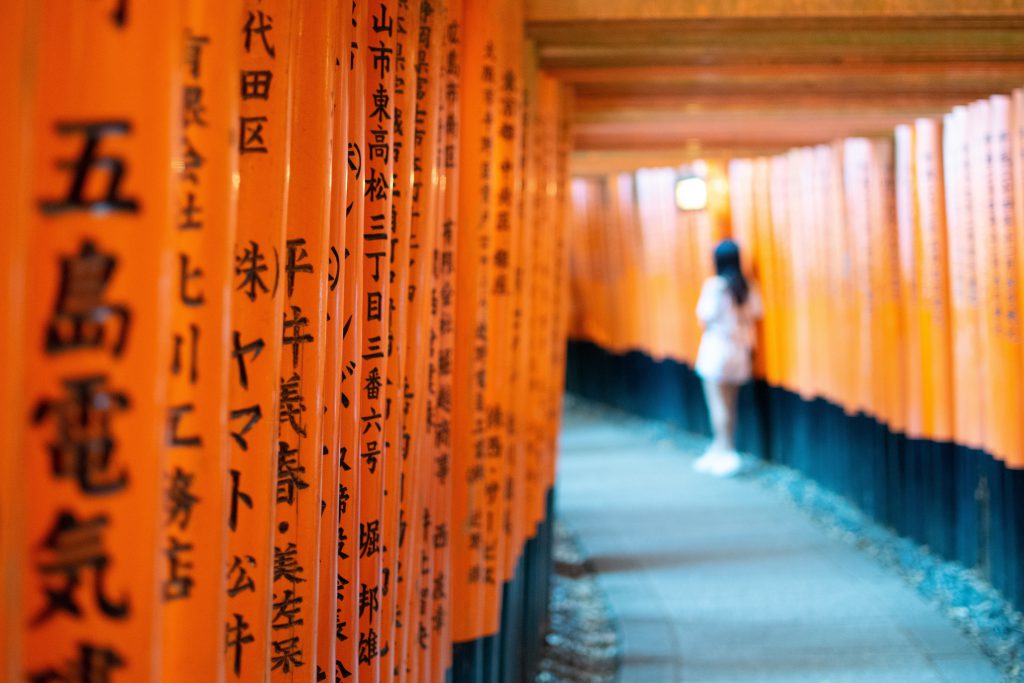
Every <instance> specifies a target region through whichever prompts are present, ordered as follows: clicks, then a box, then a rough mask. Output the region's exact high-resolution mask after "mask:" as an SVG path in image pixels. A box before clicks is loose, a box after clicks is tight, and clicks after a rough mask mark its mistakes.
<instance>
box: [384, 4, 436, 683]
mask: <svg viewBox="0 0 1024 683" xmlns="http://www.w3.org/2000/svg"><path fill="white" fill-rule="evenodd" d="M443 18H444V17H443V6H442V5H441V4H440V3H433V2H429V1H428V2H423V3H421V4H420V6H419V17H418V21H419V30H418V32H417V33H416V36H415V40H414V41H413V48H412V50H411V52H410V59H412V60H413V65H414V68H413V70H414V76H413V77H412V78H413V85H412V87H413V91H414V98H413V111H414V115H413V116H412V117H410V119H409V121H410V124H409V125H411V126H412V138H411V143H412V144H411V147H410V149H409V151H408V153H410V154H411V155H412V172H413V180H412V194H411V207H410V209H411V211H410V226H409V254H408V264H409V266H408V267H409V278H408V282H407V286H406V297H407V301H408V306H409V310H408V317H407V320H406V326H405V335H404V338H403V339H402V340H401V343H402V344H403V345H404V347H405V354H406V358H407V365H406V377H407V380H406V387H405V392H404V395H403V401H402V406H401V409H402V413H403V420H402V436H401V454H402V471H401V476H402V485H401V488H400V495H401V502H402V507H403V510H404V511H405V517H404V526H403V528H402V530H401V531H400V541H401V545H400V547H399V551H400V558H399V563H400V565H401V567H402V575H401V579H402V580H401V583H400V585H399V586H398V589H399V595H398V598H397V599H398V610H397V611H398V618H399V620H400V621H401V623H402V633H401V636H400V638H398V639H397V643H396V647H397V648H398V651H397V653H396V659H397V661H396V666H397V667H398V670H399V679H400V680H402V681H416V680H429V678H428V677H427V676H428V675H429V674H427V672H425V671H424V667H423V666H422V663H421V653H420V650H421V646H420V642H421V641H426V638H425V637H421V627H424V628H425V626H424V624H423V622H422V620H421V618H420V614H419V612H420V610H419V604H420V603H421V600H420V591H421V590H422V588H423V587H424V586H427V584H426V583H425V582H423V581H422V580H421V579H422V577H423V572H422V569H421V565H422V563H421V557H422V556H423V555H424V554H425V553H426V550H427V546H426V545H425V544H421V539H422V534H421V533H420V529H421V528H422V527H423V525H424V522H425V521H426V522H427V523H432V522H433V517H432V516H431V515H428V514H425V513H424V506H425V505H426V504H427V496H428V493H429V490H430V483H431V467H430V464H431V458H430V455H431V453H432V451H431V447H432V440H431V439H432V437H433V431H432V428H431V425H430V424H429V420H428V410H427V402H428V401H429V400H430V399H431V391H430V388H431V386H434V387H436V376H435V375H432V374H431V375H428V370H430V369H432V364H433V363H434V362H436V350H437V333H436V331H435V330H434V328H433V323H434V318H435V316H434V311H435V310H436V309H435V308H434V302H435V301H436V299H435V297H436V290H435V285H436V282H435V279H434V273H433V264H434V252H435V247H436V245H437V236H438V226H439V225H440V222H439V220H440V214H439V210H438V208H439V204H438V199H439V191H440V172H441V167H440V163H439V161H440V158H439V154H438V152H439V149H440V145H439V142H440V128H439V125H440V121H441V119H440V113H441V98H440V96H441V88H440V86H441V46H442V41H443V35H444V33H443V27H444V22H443ZM431 381H432V382H433V383H432V384H431V383H430V382H431ZM430 587H432V586H428V590H429V588H430ZM427 635H429V631H427Z"/></svg>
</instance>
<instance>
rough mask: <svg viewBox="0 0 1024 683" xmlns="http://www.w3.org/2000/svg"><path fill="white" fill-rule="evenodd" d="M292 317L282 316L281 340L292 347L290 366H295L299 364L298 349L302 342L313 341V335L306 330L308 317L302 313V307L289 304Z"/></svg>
mask: <svg viewBox="0 0 1024 683" xmlns="http://www.w3.org/2000/svg"><path fill="white" fill-rule="evenodd" d="M290 308H291V313H292V317H291V318H289V317H288V314H287V313H285V316H284V335H283V336H282V338H281V342H282V343H283V344H284V345H286V346H289V345H290V346H291V347H292V367H293V368H294V367H296V366H298V364H299V351H300V350H301V348H302V345H303V344H308V343H310V342H312V341H313V335H311V334H309V333H308V332H306V328H307V327H308V326H309V318H307V317H306V316H304V315H302V309H301V308H299V307H298V306H291V307H290Z"/></svg>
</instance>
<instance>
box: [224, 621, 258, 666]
mask: <svg viewBox="0 0 1024 683" xmlns="http://www.w3.org/2000/svg"><path fill="white" fill-rule="evenodd" d="M232 619H234V622H235V623H234V624H232V623H231V622H228V624H227V633H226V634H225V636H226V637H225V646H224V649H225V650H226V651H228V652H230V651H231V650H232V649H233V650H234V656H233V660H234V662H233V670H234V672H235V676H236V677H238V676H241V675H242V648H243V647H244V646H246V645H248V644H249V643H253V642H256V637H255V636H253V635H252V634H251V633H249V622H247V621H246V620H245V617H243V616H242V615H241V614H239V613H237V612H235V613H234V614H232Z"/></svg>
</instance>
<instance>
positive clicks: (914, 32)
mask: <svg viewBox="0 0 1024 683" xmlns="http://www.w3.org/2000/svg"><path fill="white" fill-rule="evenodd" d="M526 11H527V16H526V19H527V34H528V36H529V38H530V39H531V40H533V41H534V42H535V44H536V45H537V49H538V54H539V58H540V64H541V67H542V68H544V69H546V70H547V71H549V72H550V73H552V74H554V75H556V76H558V77H559V78H561V79H563V80H564V81H565V82H566V83H568V84H569V85H570V86H571V89H572V91H573V93H574V98H573V99H574V114H573V117H574V126H575V151H574V158H573V161H574V165H575V167H576V168H577V169H582V170H586V169H594V170H599V169H602V168H604V167H607V168H621V167H631V166H643V165H664V164H677V163H679V162H680V161H682V160H685V159H687V158H693V157H698V156H700V157H726V156H741V155H750V154H761V153H772V152H777V151H781V150H784V149H787V148H790V147H794V146H798V145H806V144H815V143H820V142H827V141H829V140H832V139H834V138H838V137H844V136H851V135H878V134H887V133H890V132H891V131H892V128H893V126H894V125H896V124H897V123H901V122H907V121H910V120H912V119H914V118H915V117H918V116H926V115H933V114H941V113H943V112H945V111H948V110H949V109H950V107H952V106H953V105H956V104H964V103H967V102H969V101H971V100H973V99H977V98H980V97H985V96H988V95H991V94H993V93H997V92H1009V91H1010V90H1011V89H1013V88H1014V87H1018V86H1021V85H1024V0H974V1H970V2H968V1H962V0H955V1H954V0H762V1H760V2H757V1H753V0H705V1H700V0H661V1H659V0H527V10H526Z"/></svg>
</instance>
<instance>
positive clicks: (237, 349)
mask: <svg viewBox="0 0 1024 683" xmlns="http://www.w3.org/2000/svg"><path fill="white" fill-rule="evenodd" d="M265 346H266V343H264V341H263V340H262V339H256V340H255V341H251V342H249V343H248V344H245V345H243V344H242V334H241V333H240V332H239V331H238V330H235V331H234V333H233V334H232V349H231V357H232V358H234V359H235V360H236V361H237V362H238V383H239V384H240V385H241V386H242V388H243V389H248V388H249V373H248V370H247V368H246V366H245V356H246V354H249V353H251V354H252V359H253V360H256V359H257V358H259V357H260V353H261V352H262V351H263V348H264V347H265Z"/></svg>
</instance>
